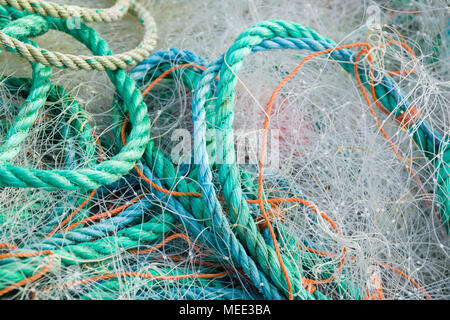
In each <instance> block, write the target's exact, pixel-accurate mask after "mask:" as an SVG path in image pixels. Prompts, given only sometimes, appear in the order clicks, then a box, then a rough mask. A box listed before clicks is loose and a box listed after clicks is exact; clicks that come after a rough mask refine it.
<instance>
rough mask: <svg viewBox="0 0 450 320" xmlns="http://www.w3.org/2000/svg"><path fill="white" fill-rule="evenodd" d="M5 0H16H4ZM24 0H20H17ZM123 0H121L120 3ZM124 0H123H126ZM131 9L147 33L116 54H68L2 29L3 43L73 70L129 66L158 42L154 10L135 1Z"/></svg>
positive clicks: (0, 44) (32, 57) (31, 57)
mask: <svg viewBox="0 0 450 320" xmlns="http://www.w3.org/2000/svg"><path fill="white" fill-rule="evenodd" d="M3 1H12V0H0V3H1V2H3ZM16 1H18V2H20V1H19V0H16ZM119 2H121V1H118V2H117V3H119ZM122 2H123V1H122ZM130 10H131V11H132V12H133V13H134V14H136V15H137V17H138V18H139V19H140V21H141V22H142V24H143V25H144V37H143V40H142V42H141V43H140V44H139V45H138V47H137V48H135V49H133V50H130V51H127V52H124V53H120V54H115V55H112V56H84V55H79V56H77V55H72V54H65V53H61V52H57V51H48V50H45V49H43V48H36V47H33V46H32V45H30V44H27V43H24V42H22V41H20V40H18V39H15V38H13V37H10V36H8V35H6V34H5V33H3V32H0V47H2V48H6V49H7V50H9V51H11V50H12V51H14V52H16V53H18V54H20V55H21V56H23V57H24V58H26V59H27V60H28V61H31V62H39V63H42V64H44V65H46V66H54V67H58V68H68V69H71V70H100V71H104V70H117V69H125V68H126V67H128V66H133V65H135V64H136V63H139V62H141V61H142V60H144V59H145V58H146V57H147V56H148V55H149V54H150V52H151V51H152V50H153V48H154V47H155V45H156V40H157V35H156V23H155V20H154V19H153V17H152V16H151V15H150V13H149V12H148V11H147V10H146V9H145V8H144V7H143V6H141V5H140V4H137V3H133V4H131V5H130Z"/></svg>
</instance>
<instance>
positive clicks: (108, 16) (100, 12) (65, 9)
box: [0, 0, 131, 22]
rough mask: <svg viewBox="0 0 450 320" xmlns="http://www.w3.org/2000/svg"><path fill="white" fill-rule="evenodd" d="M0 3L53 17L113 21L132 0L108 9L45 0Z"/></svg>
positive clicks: (117, 18) (14, 0) (3, 0)
mask: <svg viewBox="0 0 450 320" xmlns="http://www.w3.org/2000/svg"><path fill="white" fill-rule="evenodd" d="M0 4H2V5H7V6H10V7H13V8H14V9H17V10H20V11H28V12H30V13H37V14H39V15H41V16H51V17H53V18H62V19H71V18H79V19H81V20H82V21H84V22H111V21H115V20H119V19H120V18H122V17H123V16H124V15H125V14H126V13H127V11H128V8H129V7H130V4H131V1H130V0H117V2H116V3H115V4H114V6H112V7H111V8H107V9H92V8H84V7H78V6H74V5H61V4H58V3H53V2H48V1H44V0H0Z"/></svg>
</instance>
